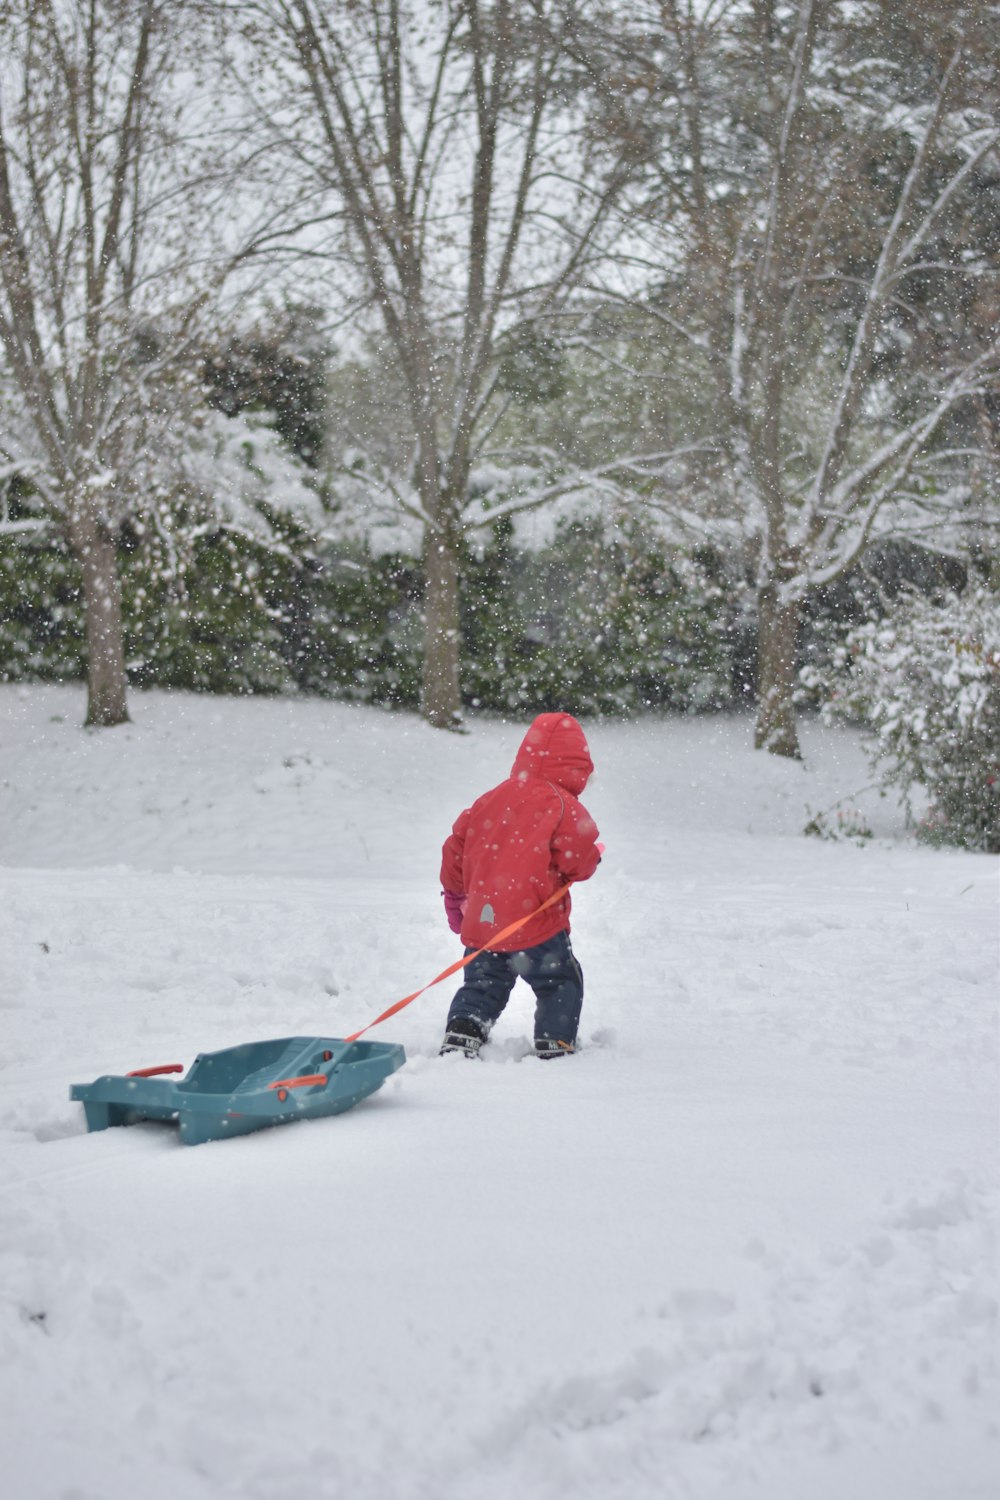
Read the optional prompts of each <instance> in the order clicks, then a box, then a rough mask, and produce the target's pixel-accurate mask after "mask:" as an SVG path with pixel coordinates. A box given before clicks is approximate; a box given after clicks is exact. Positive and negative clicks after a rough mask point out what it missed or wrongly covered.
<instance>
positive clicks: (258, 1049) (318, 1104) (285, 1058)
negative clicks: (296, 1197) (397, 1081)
mask: <svg viewBox="0 0 1000 1500" xmlns="http://www.w3.org/2000/svg"><path fill="white" fill-rule="evenodd" d="M405 1061H406V1053H405V1052H404V1051H403V1049H402V1047H399V1046H396V1045H394V1044H393V1043H391V1042H345V1041H341V1040H338V1039H337V1038H330V1037H321V1036H291V1037H287V1036H286V1037H279V1038H278V1039H277V1040H275V1041H270V1042H246V1043H245V1044H244V1045H243V1046H241V1047H226V1048H225V1049H224V1050H223V1051H221V1052H200V1053H199V1054H198V1056H197V1057H196V1058H195V1060H194V1062H193V1063H192V1064H191V1067H190V1069H189V1070H188V1073H187V1076H186V1077H185V1078H182V1079H180V1080H179V1081H176V1082H175V1081H173V1080H169V1081H168V1080H167V1079H166V1078H164V1077H161V1076H159V1075H161V1074H165V1073H183V1072H184V1068H183V1066H182V1064H180V1063H167V1064H166V1065H164V1066H161V1067H157V1068H139V1069H138V1070H137V1071H136V1072H134V1073H126V1074H120V1073H118V1074H115V1073H106V1074H105V1075H104V1076H103V1077H102V1078H95V1079H94V1082H93V1083H74V1084H72V1085H71V1087H70V1091H69V1096H70V1098H71V1099H78V1100H79V1101H80V1102H81V1103H82V1104H83V1108H84V1113H85V1114H86V1117H87V1129H88V1130H107V1129H108V1128H109V1126H112V1125H134V1124H136V1123H137V1122H138V1121H140V1120H168V1121H174V1122H176V1123H177V1124H178V1125H179V1127H180V1138H181V1141H182V1142H183V1144H184V1145H185V1146H200V1145H201V1144H202V1143H203V1142H205V1141H224V1140H226V1139H227V1138H228V1137H229V1136H234V1135H247V1134H249V1132H250V1131H251V1130H264V1129H265V1128H266V1127H267V1126H268V1125H287V1124H289V1123H290V1122H291V1121H292V1120H315V1119H318V1118H319V1117H320V1116H321V1115H339V1114H341V1113H342V1112H343V1111H344V1110H345V1109H351V1108H352V1107H353V1106H354V1105H355V1104H359V1103H360V1102H361V1100H362V1099H366V1098H367V1097H368V1095H369V1094H374V1092H375V1090H376V1089H378V1088H380V1087H381V1086H382V1084H383V1083H384V1082H385V1080H386V1079H387V1078H388V1077H389V1075H390V1074H391V1073H395V1071H396V1069H397V1068H401V1067H402V1066H403V1064H404V1062H405Z"/></svg>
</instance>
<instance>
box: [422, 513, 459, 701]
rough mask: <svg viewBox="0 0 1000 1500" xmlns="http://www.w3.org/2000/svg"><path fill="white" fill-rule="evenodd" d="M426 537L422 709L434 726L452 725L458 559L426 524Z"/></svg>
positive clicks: (456, 658)
mask: <svg viewBox="0 0 1000 1500" xmlns="http://www.w3.org/2000/svg"><path fill="white" fill-rule="evenodd" d="M426 537H427V540H426V542H425V545H424V570H425V578H426V594H425V599H424V660H423V712H424V718H425V719H426V720H427V722H428V723H429V724H433V726H434V728H435V729H454V728H455V727H456V726H457V725H458V724H459V723H460V722H461V718H462V694H461V686H460V682H459V642H460V630H459V619H458V560H457V558H456V556H455V551H454V548H453V546H452V545H451V544H450V543H449V542H446V541H445V540H443V539H442V538H441V537H440V536H435V535H434V534H432V533H431V531H430V528H428V530H427V532H426Z"/></svg>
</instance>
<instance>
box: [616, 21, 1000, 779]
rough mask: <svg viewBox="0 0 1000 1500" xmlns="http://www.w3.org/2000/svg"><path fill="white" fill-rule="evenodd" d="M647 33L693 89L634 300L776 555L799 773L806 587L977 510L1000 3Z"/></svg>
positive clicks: (673, 130)
mask: <svg viewBox="0 0 1000 1500" xmlns="http://www.w3.org/2000/svg"><path fill="white" fill-rule="evenodd" d="M630 20H631V23H632V25H633V26H634V28H635V29H634V31H632V32H631V35H630V36H629V37H625V38H622V36H621V28H618V31H617V33H616V35H615V37H614V38H612V39H611V40H610V41H609V42H607V43H606V45H607V46H608V48H609V50H610V51H615V50H617V52H618V53H619V55H620V56H621V57H623V58H625V59H627V60H628V64H629V65H630V66H632V67H635V66H636V60H637V59H640V58H641V59H644V61H645V65H646V66H647V67H648V68H649V69H651V70H652V71H654V72H656V73H657V74H658V75H659V76H660V77H661V78H663V79H664V80H667V79H672V80H673V89H672V93H671V95H670V97H669V98H668V99H666V103H665V108H664V112H663V115H662V119H661V129H662V133H661V138H660V141H659V143H658V147H657V152H656V169H655V172H654V173H651V174H650V175H648V176H647V177H646V179H645V183H644V196H643V198H642V200H641V201H637V205H636V206H637V216H636V220H635V233H636V244H635V246H634V250H633V256H632V258H631V262H630V266H629V269H630V270H631V272H632V274H633V278H634V281H644V282H645V285H646V290H645V291H644V292H643V293H642V295H641V296H640V297H639V298H637V299H635V300H636V301H638V302H639V304H640V305H641V306H642V307H643V308H644V311H645V313H646V315H647V317H649V318H650V319H653V320H655V321H657V322H658V323H659V324H660V326H661V327H662V328H663V330H664V332H665V334H666V336H667V337H668V338H669V340H670V341H671V344H672V345H673V347H674V348H675V349H676V350H677V351H678V356H679V357H680V358H681V359H683V360H685V361H686V362H687V363H688V365H689V368H690V369H692V370H694V371H696V372H697V376H696V378H700V379H702V380H705V379H707V381H708V382H709V388H710V389H711V390H713V391H714V404H715V407H716V411H717V413H718V416H719V418H720V419H721V420H720V426H721V428H722V432H723V443H724V446H725V449H726V452H727V454H728V463H729V471H730V475H731V484H732V490H733V494H734V498H735V503H736V505H737V507H738V508H739V510H740V511H741V512H742V514H743V515H744V517H745V518H746V524H747V527H748V530H750V531H752V533H753V536H754V539H755V543H756V547H757V555H758V564H757V597H758V613H759V670H758V693H759V711H758V721H757V730H756V742H757V745H758V746H759V747H763V748H766V749H768V750H771V751H773V752H774V753H776V754H781V755H790V756H795V755H797V754H798V753H799V751H798V739H797V734H796V725H795V717H794V709H793V689H794V686H795V671H796V635H797V630H798V623H799V617H800V611H801V605H802V601H803V598H804V596H805V594H806V592H807V590H809V589H810V588H811V587H813V586H815V585H817V584H825V583H829V582H830V581H832V580H833V579H835V578H836V577H837V576H839V575H840V574H842V573H844V572H845V571H846V570H848V569H849V568H850V567H852V565H853V564H854V563H855V562H856V561H857V559H858V558H859V557H860V556H861V554H862V553H863V551H864V549H865V548H866V546H867V545H868V543H869V541H870V539H871V537H872V536H873V534H875V533H877V532H878V531H879V530H880V529H881V530H882V531H883V532H884V531H885V530H887V529H895V530H898V529H899V528H901V527H903V528H905V527H907V526H910V527H911V529H912V528H913V527H914V526H915V525H916V526H918V527H926V526H927V525H929V524H932V523H936V522H939V521H940V520H941V519H942V518H943V519H945V520H949V519H953V518H954V515H955V508H956V504H957V503H959V502H960V501H961V500H962V499H963V498H964V496H965V495H967V492H968V486H967V484H966V483H965V482H964V480H963V474H966V473H967V471H968V463H967V462H966V460H967V459H968V457H969V455H968V453H966V454H964V455H963V454H958V453H956V452H955V451H954V449H953V448H952V446H951V445H949V443H948V442H947V441H946V437H947V435H948V433H949V431H950V427H951V424H953V423H954V420H955V418H956V414H957V413H960V412H962V411H968V410H969V409H970V408H971V407H972V406H973V405H974V403H975V402H977V401H979V400H981V399H982V397H983V395H984V394H985V393H986V392H987V391H989V390H990V389H991V388H992V389H994V390H995V389H996V386H997V380H998V371H1000V344H998V341H997V336H996V328H995V326H993V327H992V328H988V327H985V326H982V324H981V326H980V328H979V330H978V333H977V334H975V335H973V332H972V321H966V323H965V324H964V325H963V326H964V328H965V330H966V332H967V333H968V335H969V336H968V337H965V338H963V339H957V338H954V337H953V338H951V339H950V340H947V339H945V338H943V337H941V336H939V333H936V332H935V330H936V327H937V325H938V324H939V323H940V322H941V317H940V311H939V309H940V306H941V303H940V302H939V303H938V307H937V308H936V307H935V305H934V297H933V293H936V294H937V296H938V297H939V298H940V296H941V287H942V286H945V285H949V284H951V285H954V284H956V283H957V284H960V285H961V286H963V287H964V288H969V287H976V286H982V285H983V284H984V283H990V282H991V280H992V285H993V286H994V287H995V285H996V281H995V278H996V276H997V266H996V262H995V258H993V257H992V256H991V254H990V250H989V244H988V237H987V234H986V232H984V231H985V228H986V215H982V216H981V217H980V219H979V220H978V221H977V219H976V216H975V213H974V211H973V209H972V207H971V206H970V205H972V204H973V203H974V200H975V196H976V190H979V192H980V193H981V192H982V190H983V188H984V187H987V188H988V185H989V182H990V181H991V180H992V181H994V182H995V180H996V173H997V171H998V169H1000V152H998V146H1000V128H998V125H1000V119H998V111H997V89H996V82H997V79H996V72H995V60H996V57H997V55H998V54H1000V10H998V8H997V7H996V6H995V5H980V4H973V3H966V0H932V3H931V4H929V5H928V6H927V7H926V8H922V9H921V13H920V15H919V16H916V15H915V14H911V15H908V14H907V11H906V9H905V7H901V6H896V5H894V4H877V5H871V6H864V5H861V6H850V7H848V6H846V5H844V6H842V5H839V4H837V3H835V0H798V3H797V4H795V5H793V6H787V5H786V6H782V5H778V4H776V3H774V0H708V3H704V4H700V3H699V4H696V3H694V0H658V3H656V4H652V5H650V6H643V7H639V8H637V9H636V11H634V12H633V13H632V15H631V17H630ZM640 225H641V226H642V227H641V228H640ZM664 235H665V236H666V249H664V238H663V236H664ZM651 281H652V282H653V283H654V285H655V290H654V292H653V293H652V294H650V292H649V290H648V288H649V285H650V282H651ZM928 287H931V288H932V296H931V297H928V295H927V289H928ZM605 289H606V290H612V291H613V292H614V291H615V288H614V287H611V286H610V285H608V286H606V288H605ZM616 294H617V295H620V296H622V295H629V296H631V293H623V292H622V291H621V290H620V289H618V291H617V293H616ZM930 335H934V336H933V337H931V336H930Z"/></svg>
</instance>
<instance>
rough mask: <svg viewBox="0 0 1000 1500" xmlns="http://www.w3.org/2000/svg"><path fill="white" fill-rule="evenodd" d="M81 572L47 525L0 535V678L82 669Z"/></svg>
mask: <svg viewBox="0 0 1000 1500" xmlns="http://www.w3.org/2000/svg"><path fill="white" fill-rule="evenodd" d="M85 659H86V653H85V644H84V624H83V611H82V610H81V608H80V574H79V570H78V568H77V566H76V563H75V562H74V560H73V558H72V557H71V556H70V553H69V550H68V548H67V547H66V546H65V545H64V544H63V543H62V542H61V541H59V540H58V539H57V538H56V537H55V536H54V535H53V533H52V532H51V531H49V530H48V529H44V530H43V529H39V530H37V531H22V532H13V533H8V534H6V535H3V536H0V682H19V681H21V680H22V679H28V680H34V681H38V680H41V681H49V682H51V681H62V680H63V679H71V680H72V679H76V678H80V677H82V676H83V675H84V662H85Z"/></svg>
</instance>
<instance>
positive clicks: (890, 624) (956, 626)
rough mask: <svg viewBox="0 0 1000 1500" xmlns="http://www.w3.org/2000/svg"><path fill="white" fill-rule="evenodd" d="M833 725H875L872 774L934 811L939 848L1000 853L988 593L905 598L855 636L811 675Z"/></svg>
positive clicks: (999, 667) (996, 702)
mask: <svg viewBox="0 0 1000 1500" xmlns="http://www.w3.org/2000/svg"><path fill="white" fill-rule="evenodd" d="M803 675H804V677H805V681H806V686H807V688H809V689H810V690H811V691H814V692H815V691H820V692H821V693H822V695H823V697H824V699H825V709H824V712H825V714H826V716H827V717H828V718H829V717H836V716H840V717H847V718H851V719H854V720H860V721H861V722H863V723H865V724H866V725H867V726H868V730H869V736H868V749H869V757H870V760H871V762H872V767H873V770H874V771H875V773H876V775H877V776H878V778H879V780H880V782H881V784H882V785H883V786H886V787H889V786H895V787H898V788H899V789H900V790H901V792H902V793H903V795H904V797H905V798H907V800H909V797H910V794H911V792H912V789H913V787H914V786H915V785H918V784H919V785H921V786H923V787H924V788H925V789H926V791H927V793H928V794H929V796H930V799H931V809H930V812H929V814H928V816H927V817H926V819H925V820H924V821H923V823H921V825H920V826H919V828H918V832H919V834H920V835H921V837H923V838H926V839H927V840H928V841H929V842H932V843H949V844H957V845H959V846H961V847H963V848H967V849H981V850H986V851H987V852H989V853H993V854H997V853H1000V611H998V609H997V596H996V594H995V593H992V592H991V591H990V590H989V589H987V588H986V587H984V586H980V585H970V587H968V588H967V589H966V590H965V592H964V593H963V594H961V595H956V594H949V595H946V596H944V597H943V598H940V597H939V598H938V599H927V598H922V597H920V596H919V595H916V594H904V595H900V597H899V598H898V599H896V600H894V601H893V602H892V604H891V605H890V607H889V609H888V611H887V612H886V614H885V616H884V617H883V618H881V619H878V620H869V621H866V622H865V623H864V624H862V625H859V626H856V627H854V628H853V629H852V630H849V631H848V632H847V634H846V636H845V637H844V639H843V641H842V643H841V645H840V646H839V648H838V649H837V650H836V651H835V652H834V653H833V656H832V659H831V661H830V663H829V665H827V666H826V667H824V668H817V667H812V668H810V669H808V670H807V672H806V673H804V674H803Z"/></svg>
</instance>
